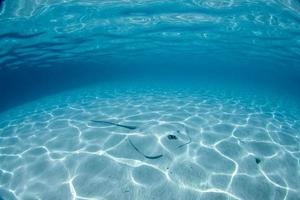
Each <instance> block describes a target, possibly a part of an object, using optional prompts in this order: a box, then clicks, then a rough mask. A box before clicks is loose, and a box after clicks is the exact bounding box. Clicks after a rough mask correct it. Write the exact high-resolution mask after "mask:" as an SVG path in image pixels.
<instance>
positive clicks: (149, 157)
mask: <svg viewBox="0 0 300 200" xmlns="http://www.w3.org/2000/svg"><path fill="white" fill-rule="evenodd" d="M128 142H129V144H130V145H131V146H132V147H133V148H134V149H135V150H136V151H137V152H138V153H139V154H141V155H143V156H144V157H145V158H148V159H158V158H161V157H163V155H162V154H159V155H157V156H147V155H145V154H144V153H143V152H141V151H140V150H139V149H138V148H137V147H136V146H135V145H134V144H133V143H132V141H131V140H130V139H129V138H128Z"/></svg>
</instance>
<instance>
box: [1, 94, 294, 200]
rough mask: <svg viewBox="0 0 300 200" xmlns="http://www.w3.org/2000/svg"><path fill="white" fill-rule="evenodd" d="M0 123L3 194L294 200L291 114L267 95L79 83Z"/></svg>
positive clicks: (10, 114)
mask: <svg viewBox="0 0 300 200" xmlns="http://www.w3.org/2000/svg"><path fill="white" fill-rule="evenodd" d="M91 120H105V121H108V122H112V123H117V124H120V125H128V126H134V127H136V128H132V129H129V128H126V127H122V126H116V125H114V124H108V123H96V122H93V121H91ZM0 122H1V123H0V197H2V198H4V199H247V200H250V199H253V200H254V199H255V200H258V199H299V198H300V189H299V188H300V181H299V180H300V172H299V169H300V146H299V144H300V142H299V140H300V138H299V130H300V121H299V115H295V114H292V113H291V112H284V109H281V107H280V106H278V105H275V104H271V103H269V102H268V101H263V100H257V99H247V98H243V97H240V98H237V97H236V96H235V97H230V96H226V95H222V94H213V93H211V92H205V91H199V92H194V93H193V94H190V93H184V92H180V91H178V92H174V91H167V90H166V91H155V90H153V91H147V93H143V92H136V91H114V90H107V91H105V90H104V91H102V90H98V89H93V90H78V91H76V92H73V93H72V92H69V93H65V94H60V95H57V96H53V97H47V98H45V99H43V100H39V101H37V102H33V103H30V104H27V105H24V106H21V107H18V108H16V109H14V110H11V111H8V112H6V113H4V114H2V116H1V120H0ZM170 135H171V136H170ZM145 155H146V156H148V157H150V158H151V159H150V158H147V157H145ZM157 155H161V156H157Z"/></svg>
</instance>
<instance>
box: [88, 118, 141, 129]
mask: <svg viewBox="0 0 300 200" xmlns="http://www.w3.org/2000/svg"><path fill="white" fill-rule="evenodd" d="M91 122H95V123H102V124H109V125H114V126H118V127H122V128H127V129H130V130H134V129H137V127H136V126H128V125H122V124H116V123H113V122H108V121H101V120H91Z"/></svg>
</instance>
